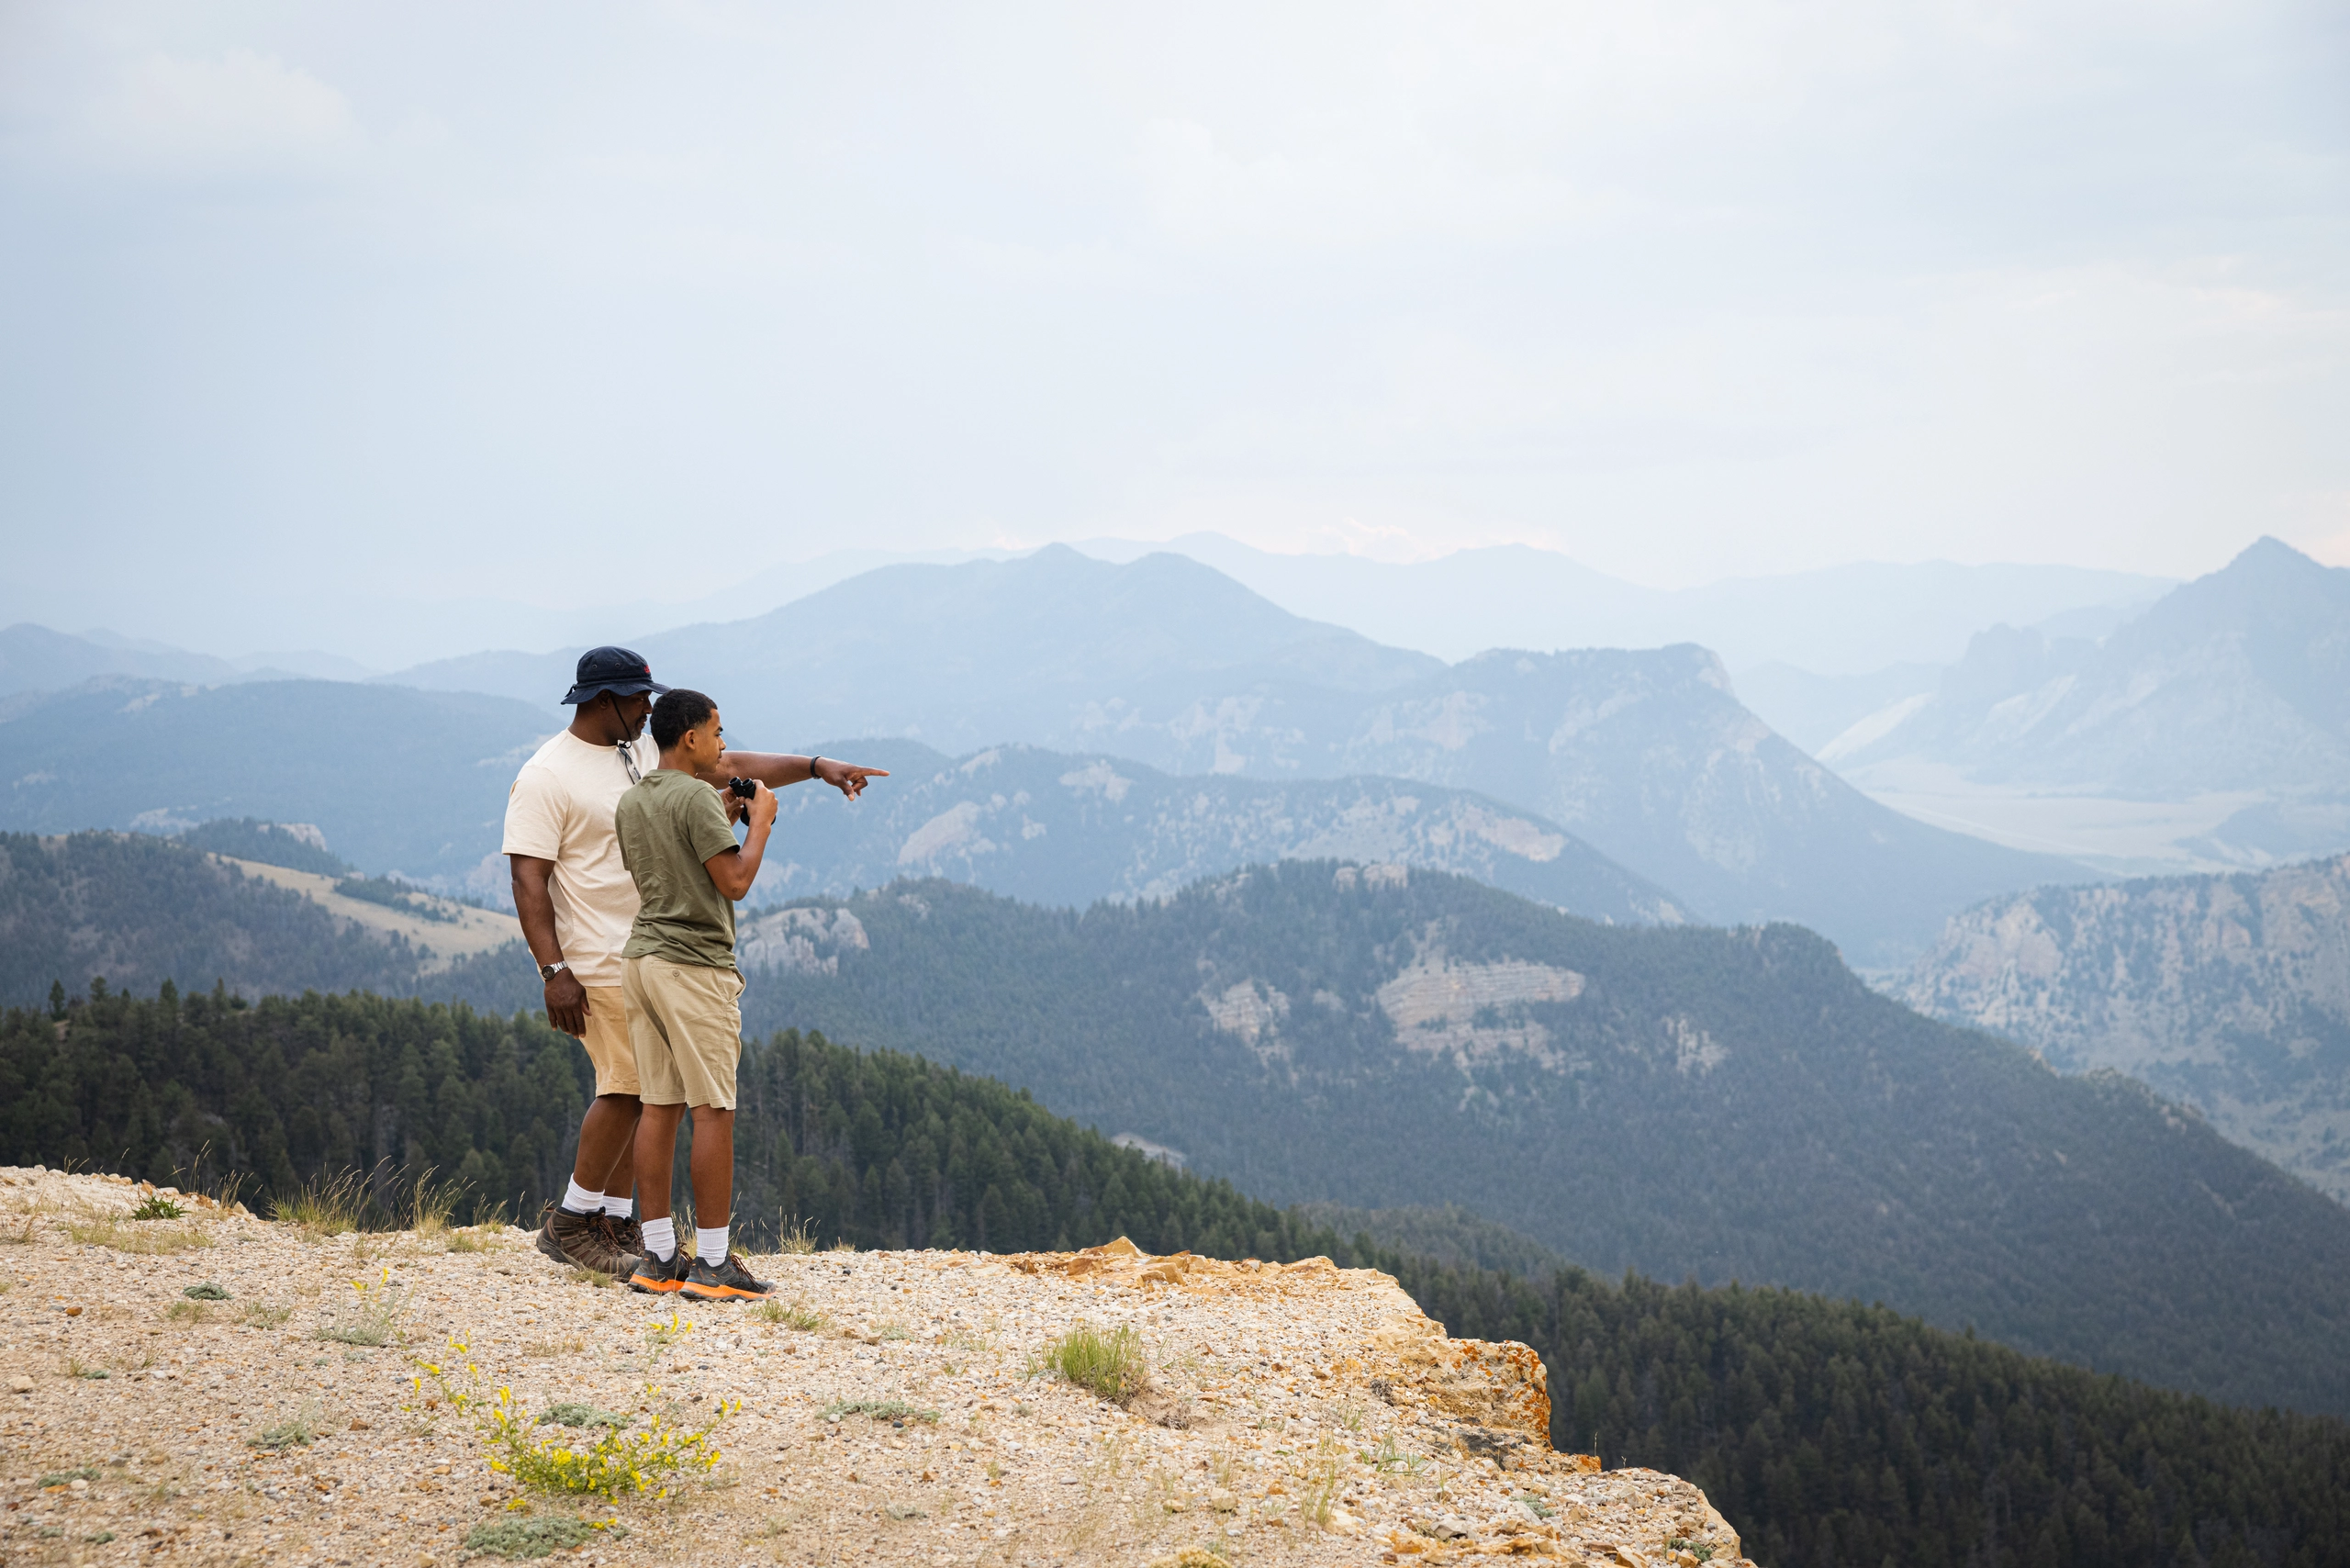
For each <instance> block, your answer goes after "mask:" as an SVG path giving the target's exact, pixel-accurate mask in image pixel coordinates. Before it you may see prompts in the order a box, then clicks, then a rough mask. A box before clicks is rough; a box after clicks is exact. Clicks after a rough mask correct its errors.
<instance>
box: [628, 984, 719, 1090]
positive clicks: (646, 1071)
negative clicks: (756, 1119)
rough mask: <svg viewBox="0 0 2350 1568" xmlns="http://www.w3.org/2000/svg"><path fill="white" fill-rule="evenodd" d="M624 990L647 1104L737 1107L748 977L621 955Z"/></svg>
mask: <svg viewBox="0 0 2350 1568" xmlns="http://www.w3.org/2000/svg"><path fill="white" fill-rule="evenodd" d="M621 991H623V992H624V993H626V995H627V997H628V1031H629V1038H630V1040H631V1041H632V1043H633V1044H634V1045H635V1047H636V1079H637V1082H638V1083H639V1084H640V1085H642V1087H641V1088H639V1089H638V1091H637V1093H638V1095H639V1096H640V1097H641V1098H642V1099H643V1101H644V1103H646V1104H648V1105H715V1106H717V1107H718V1108H719V1109H720V1110H722V1111H731V1110H733V1108H734V1070H735V1068H736V1067H738V1066H739V1065H741V1063H742V1060H743V1009H742V1006H741V1002H742V999H743V977H742V976H741V975H740V974H738V973H737V972H735V971H734V970H733V969H710V968H708V967H706V966H704V965H701V964H673V963H671V962H670V961H669V960H668V959H666V958H623V959H621Z"/></svg>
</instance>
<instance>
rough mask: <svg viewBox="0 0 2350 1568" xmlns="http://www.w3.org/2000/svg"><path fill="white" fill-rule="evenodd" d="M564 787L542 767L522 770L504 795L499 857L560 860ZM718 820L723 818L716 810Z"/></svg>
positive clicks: (721, 810) (720, 812)
mask: <svg viewBox="0 0 2350 1568" xmlns="http://www.w3.org/2000/svg"><path fill="white" fill-rule="evenodd" d="M563 808H564V800H563V787H562V786H561V785H560V784H558V783H557V782H556V781H555V778H554V775H553V774H551V773H549V772H548V771H547V770H546V769H545V768H543V767H525V768H524V769H522V771H521V772H520V773H519V774H517V775H515V777H514V787H513V788H512V789H510V790H508V791H507V792H506V840H505V843H504V844H503V845H502V846H500V847H499V849H498V853H499V854H500V855H528V856H531V857H532V858H534V859H539V860H556V859H560V858H562V856H563V815H564V811H563ZM718 814H719V815H720V816H724V815H725V814H726V810H725V808H724V807H720V808H719V813H718Z"/></svg>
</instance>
